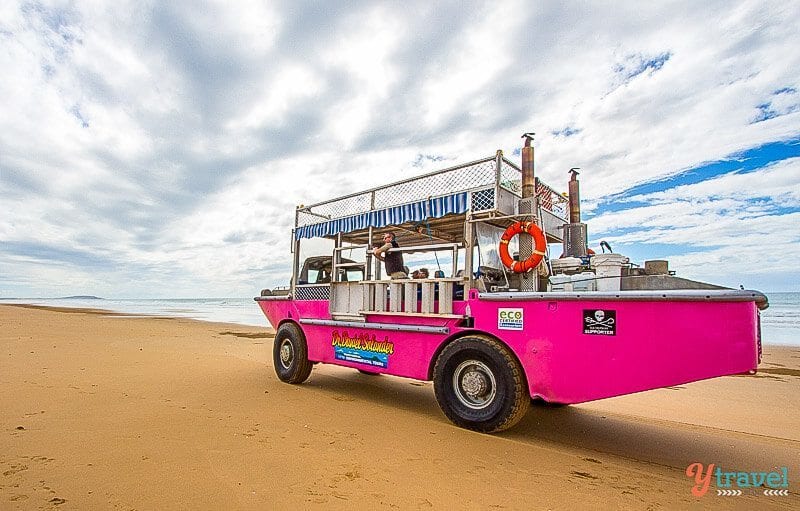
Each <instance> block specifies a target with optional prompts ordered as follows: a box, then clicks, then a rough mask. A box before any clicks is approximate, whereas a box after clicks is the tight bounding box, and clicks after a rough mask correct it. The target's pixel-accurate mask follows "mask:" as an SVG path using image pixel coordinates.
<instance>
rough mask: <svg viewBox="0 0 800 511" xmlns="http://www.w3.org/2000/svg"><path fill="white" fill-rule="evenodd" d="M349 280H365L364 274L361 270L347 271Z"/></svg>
mask: <svg viewBox="0 0 800 511" xmlns="http://www.w3.org/2000/svg"><path fill="white" fill-rule="evenodd" d="M347 280H348V282H357V281H359V280H364V272H362V271H361V270H347Z"/></svg>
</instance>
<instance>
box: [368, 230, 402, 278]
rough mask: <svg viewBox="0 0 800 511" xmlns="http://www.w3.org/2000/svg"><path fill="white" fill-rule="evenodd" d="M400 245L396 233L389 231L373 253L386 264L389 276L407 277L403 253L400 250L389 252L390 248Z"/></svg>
mask: <svg viewBox="0 0 800 511" xmlns="http://www.w3.org/2000/svg"><path fill="white" fill-rule="evenodd" d="M399 246H400V245H398V244H397V240H396V239H395V235H394V233H393V232H387V233H386V234H384V235H383V245H382V246H380V247H378V248H374V249H373V250H372V253H373V254H375V257H377V258H378V259H380V260H381V261H383V263H384V264H385V265H386V273H387V274H388V275H389V277H391V278H393V279H407V278H408V275H406V272H405V270H404V269H403V254H402V253H400V252H389V249H392V248H398V247H399Z"/></svg>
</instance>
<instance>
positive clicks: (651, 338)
mask: <svg viewBox="0 0 800 511" xmlns="http://www.w3.org/2000/svg"><path fill="white" fill-rule="evenodd" d="M258 303H259V305H260V306H261V308H262V310H263V311H264V313H265V315H266V316H267V318H268V319H269V321H270V323H271V324H272V325H273V326H277V325H278V324H279V323H280V322H281V321H282V320H284V319H292V320H294V321H297V320H298V319H299V318H314V319H330V315H329V313H328V302H327V301H289V300H276V301H260V302H258ZM468 303H469V307H470V309H471V313H472V316H473V317H474V318H475V325H474V329H470V330H476V331H482V332H485V333H488V334H490V335H493V336H495V337H497V338H498V339H500V340H502V341H503V342H504V343H506V344H507V345H508V346H509V347H510V349H511V350H512V351H513V352H514V353H515V354H516V356H517V357H518V358H519V360H520V362H521V363H522V365H523V368H524V369H525V373H526V376H527V379H528V387H529V390H530V393H531V395H532V396H538V397H542V398H544V399H546V400H548V401H556V402H562V403H579V402H583V401H590V400H595V399H601V398H605V397H612V396H618V395H623V394H630V393H633V392H639V391H642V390H648V389H654V388H660V387H668V386H672V385H677V384H681V383H686V382H690V381H696V380H702V379H706V378H713V377H716V376H722V375H728V374H738V373H744V372H747V371H750V370H753V369H755V368H756V366H757V357H758V353H757V335H758V326H757V312H756V307H755V304H754V303H752V302H635V301H606V302H601V301H596V302H588V301H584V302H576V301H560V302H558V301H525V302H489V301H482V300H480V299H477V298H473V299H470V300H469V301H468ZM465 305H466V303H465V302H455V303H454V308H455V309H456V313H462V312H463V311H464V307H465ZM501 308H517V309H521V310H522V312H523V318H524V319H523V330H507V329H501V328H499V327H498V313H499V309H501ZM595 309H604V310H613V311H615V313H616V331H615V335H613V336H611V335H593V334H586V333H584V331H583V325H584V316H585V315H586V312H585V311H591V310H595ZM367 321H368V322H375V323H381V322H385V323H392V324H417V325H426V326H446V327H448V328H449V333H448V334H447V335H445V334H423V333H411V332H394V331H386V330H378V329H367V328H347V327H345V328H342V327H330V326H314V325H307V324H305V325H301V326H302V328H303V331H304V332H305V334H306V338H307V341H308V346H309V358H310V359H311V360H314V361H319V362H326V363H335V364H338V365H344V366H349V367H354V368H360V369H368V370H372V371H375V372H384V373H388V374H394V375H398V376H406V377H411V378H417V379H427V378H428V368H429V364H430V361H431V359H432V358H433V356H434V355H435V353H436V351H437V349H438V348H439V347H440V346H441V344H442V343H443V342H445V341H447V339H448V338H450V337H451V336H453V335H457V334H458V333H459V332H460V331H462V330H463V329H462V328H460V327H458V326H457V325H456V323H457V321H456V320H453V319H442V318H419V317H414V318H409V317H403V316H394V317H393V316H383V315H380V316H370V317H368V318H367ZM345 334H346V335H347V336H349V337H351V338H352V337H356V336H359V335H364V336H366V337H367V338H369V339H372V338H373V336H374V340H375V341H377V342H389V343H392V345H393V353H391V355H390V356H389V359H388V365H387V367H386V368H385V369H384V368H372V367H365V366H364V365H362V364H359V363H353V362H347V361H342V360H336V358H335V356H334V347H333V342H332V341H333V338H334V337H335V336H337V335H338V336H344V335H345Z"/></svg>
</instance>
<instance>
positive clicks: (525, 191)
mask: <svg viewBox="0 0 800 511" xmlns="http://www.w3.org/2000/svg"><path fill="white" fill-rule="evenodd" d="M535 134H536V133H524V134H523V135H522V138H524V139H525V146H524V147H523V148H522V198H523V199H527V198H529V197H533V196H534V195H536V178H535V177H534V175H533V146H532V145H531V141H533V136H534V135H535Z"/></svg>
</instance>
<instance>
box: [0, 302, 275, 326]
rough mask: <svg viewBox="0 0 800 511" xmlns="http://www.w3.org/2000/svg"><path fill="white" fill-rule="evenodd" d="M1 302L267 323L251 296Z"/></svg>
mask: <svg viewBox="0 0 800 511" xmlns="http://www.w3.org/2000/svg"><path fill="white" fill-rule="evenodd" d="M3 303H27V304H32V305H46V306H50V307H70V308H87V309H105V310H109V311H113V312H122V313H125V314H133V315H155V316H170V317H179V318H189V319H198V320H200V321H213V322H220V323H238V324H240V325H252V326H269V322H268V321H267V318H266V317H265V316H264V314H263V313H262V312H261V309H260V308H259V307H258V304H257V303H256V302H255V301H254V300H253V298H252V297H251V298H174V299H109V298H99V299H98V298H30V299H22V298H14V299H0V304H3Z"/></svg>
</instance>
